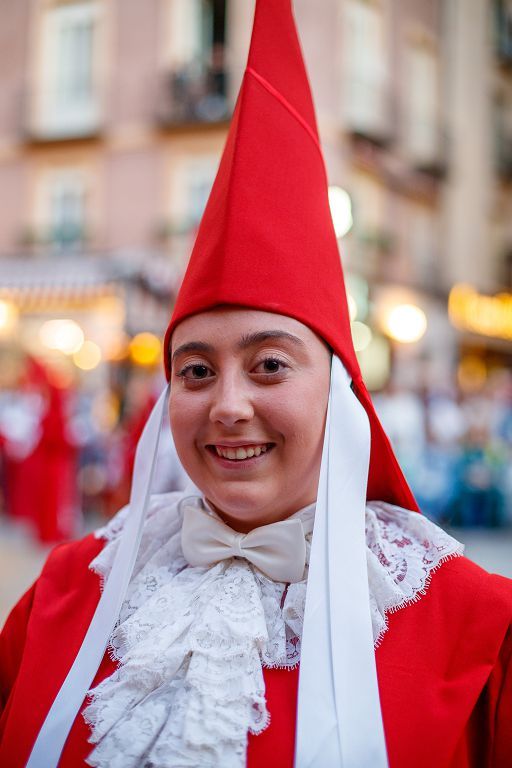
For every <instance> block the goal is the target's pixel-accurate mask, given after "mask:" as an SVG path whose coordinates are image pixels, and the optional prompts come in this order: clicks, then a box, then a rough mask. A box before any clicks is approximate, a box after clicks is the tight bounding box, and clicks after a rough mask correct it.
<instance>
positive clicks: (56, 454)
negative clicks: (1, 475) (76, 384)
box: [4, 358, 79, 542]
mask: <svg viewBox="0 0 512 768" xmlns="http://www.w3.org/2000/svg"><path fill="white" fill-rule="evenodd" d="M21 389H30V390H32V391H37V392H39V393H40V394H41V395H42V397H43V398H44V401H45V406H44V412H43V415H42V418H41V423H40V436H39V439H38V441H37V443H36V445H35V447H34V448H33V450H32V451H31V452H30V453H29V454H28V455H27V456H25V457H24V458H22V459H16V458H14V457H12V456H9V454H8V452H6V455H5V462H4V464H5V479H6V490H7V498H6V503H7V511H8V513H9V514H10V515H11V516H12V517H15V518H22V519H26V520H28V521H29V522H30V523H31V524H32V526H33V528H34V531H35V533H36V535H37V537H38V539H39V540H40V541H42V542H58V541H63V540H65V539H69V538H72V537H73V535H75V533H76V526H77V517H78V510H79V497H78V487H77V449H76V446H75V444H74V442H73V441H72V439H71V438H70V436H69V431H68V428H67V413H66V409H67V404H68V403H67V401H68V398H69V391H68V390H65V389H62V388H60V387H58V386H56V385H55V383H54V382H53V381H52V380H51V377H50V376H49V375H48V372H47V371H46V370H45V368H44V367H43V365H41V363H39V362H37V361H36V360H33V359H31V358H29V360H28V362H27V371H26V374H25V378H24V381H23V382H22V383H21Z"/></svg>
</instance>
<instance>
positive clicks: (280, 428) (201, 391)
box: [170, 308, 330, 532]
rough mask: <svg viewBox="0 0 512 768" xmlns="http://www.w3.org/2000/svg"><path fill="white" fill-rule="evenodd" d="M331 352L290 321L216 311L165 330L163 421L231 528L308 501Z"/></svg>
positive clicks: (282, 514) (261, 521)
mask: <svg viewBox="0 0 512 768" xmlns="http://www.w3.org/2000/svg"><path fill="white" fill-rule="evenodd" d="M329 374H330V353H329V351H328V349H327V346H326V345H325V344H324V342H323V341H321V340H320V339H319V338H318V337H317V336H316V334H314V333H313V332H312V331H311V330H310V329H309V328H307V327H306V326H305V325H303V324H302V323H300V322H298V321H297V320H294V319H293V318H290V317H285V316H283V315H276V314H273V313H269V312H259V311H255V310H251V311H248V310H242V309H233V308H223V309H217V310H212V311H210V312H203V313H200V314H198V315H194V316H193V317H189V318H187V319H185V320H183V322H181V323H180V324H179V325H178V326H177V328H176V330H175V331H174V333H173V336H172V376H171V395H170V418H171V425H172V431H173V436H174V442H175V445H176V449H177V451H178V455H179V457H180V459H181V462H182V464H183V466H184V467H185V468H186V470H187V473H188V475H189V476H190V477H191V479H192V480H193V481H194V483H195V484H196V485H197V486H198V488H200V489H201V490H202V491H203V493H204V494H205V496H206V498H207V499H208V500H209V501H210V502H211V504H212V506H213V507H214V509H215V510H216V511H217V512H218V513H219V515H220V516H221V518H222V519H223V520H225V521H226V522H227V523H228V524H229V525H230V526H231V527H232V528H234V529H235V530H237V531H244V532H247V531H249V530H251V529H252V528H255V527H257V526H259V525H265V524H266V523H272V522H275V521H276V520H283V519H284V518H286V517H288V516H289V515H290V514H292V513H293V512H296V511H297V510H298V509H300V508H301V507H305V506H307V505H308V504H311V502H313V501H314V500H315V499H316V492H317V488H318V476H319V472H320V459H321V455H322V444H323V432H324V423H325V415H326V410H327V397H328V394H329V378H330V376H329Z"/></svg>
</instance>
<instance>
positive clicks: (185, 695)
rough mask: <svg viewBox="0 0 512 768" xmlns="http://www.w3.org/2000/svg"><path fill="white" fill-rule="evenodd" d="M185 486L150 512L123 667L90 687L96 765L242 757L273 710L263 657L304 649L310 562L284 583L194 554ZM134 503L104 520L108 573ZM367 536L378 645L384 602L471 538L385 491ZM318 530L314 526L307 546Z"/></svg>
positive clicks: (122, 634)
mask: <svg viewBox="0 0 512 768" xmlns="http://www.w3.org/2000/svg"><path fill="white" fill-rule="evenodd" d="M183 498H184V497H183V494H179V493H171V494H163V495H160V496H157V497H155V498H154V499H153V502H152V504H151V507H150V510H149V513H148V517H147V519H146V521H145V524H144V531H143V535H142V540H141V545H140V548H139V552H138V556H137V561H136V565H135V569H134V573H133V576H132V579H131V582H130V586H129V589H128V593H127V596H126V599H125V601H124V604H123V607H122V610H121V614H120V618H119V622H118V625H117V626H116V628H115V630H114V632H113V634H112V637H111V641H110V651H111V653H112V655H113V657H114V658H115V659H116V660H117V661H118V662H119V667H118V669H117V670H116V671H115V672H114V673H113V674H112V675H111V676H110V677H108V678H107V679H105V680H104V681H103V682H101V683H100V684H99V685H98V686H96V688H94V689H93V690H91V691H90V692H89V697H90V703H89V705H88V706H87V708H86V709H85V711H84V717H85V719H86V721H87V722H88V723H89V725H90V727H91V737H90V740H91V742H92V743H93V744H94V748H93V750H92V752H91V754H90V756H89V758H88V760H87V762H88V764H89V765H91V766H97V767H98V768H141V766H142V767H144V768H167V767H169V768H170V767H171V766H172V768H182V767H183V768H185V766H187V767H189V768H199V767H201V768H202V767H203V766H204V767H205V768H206V767H207V766H208V767H211V768H213V766H219V765H222V766H223V768H224V767H225V768H242V766H245V761H246V749H247V734H248V732H249V731H250V732H252V733H255V734H257V733H260V732H261V731H262V730H264V729H265V727H266V726H267V725H268V722H269V714H268V711H267V708H266V703H265V684H264V678H263V667H293V666H295V665H297V664H298V662H299V660H300V638H301V634H302V622H303V617H304V605H305V597H306V584H307V568H306V572H305V576H306V578H305V579H304V580H303V581H300V582H298V583H296V584H291V585H289V586H287V585H286V584H283V583H278V582H274V581H272V580H271V579H269V578H267V577H266V576H264V575H263V573H261V572H260V571H258V570H257V569H256V568H255V567H254V566H252V565H250V564H249V563H248V562H247V561H246V560H243V559H239V558H232V559H229V560H225V561H222V562H220V563H218V564H217V565H214V566H211V567H209V568H204V567H192V566H189V565H188V563H187V562H186V561H185V559H184V557H183V553H182V551H181V536H180V531H181V521H182V511H181V502H182V501H183ZM187 503H190V499H189V500H188V501H187ZM194 503H198V504H200V503H202V502H201V501H200V500H199V499H196V500H195V501H194ZM313 510H314V508H313V507H308V508H306V509H305V510H301V511H300V512H298V513H296V514H297V516H304V517H308V516H311V514H313V513H314V512H313ZM126 515H127V510H126V508H125V510H122V511H121V512H120V513H119V514H118V515H117V516H116V517H115V518H114V519H113V520H112V521H111V522H110V523H109V525H107V526H106V527H105V528H103V529H101V530H99V531H98V532H97V536H98V537H101V538H105V539H106V540H107V544H106V546H105V547H104V548H103V550H102V551H101V552H100V554H99V555H98V556H97V557H96V558H95V560H93V562H92V563H91V566H90V567H91V568H92V569H93V570H94V571H95V572H96V573H98V574H99V575H100V577H101V578H102V580H103V579H105V578H106V577H107V576H108V574H109V572H110V569H111V566H112V562H113V559H114V556H115V553H116V551H117V548H118V546H119V535H120V533H121V531H122V528H123V524H124V520H125V518H126ZM366 538H367V562H368V580H369V586H370V603H371V614H372V625H373V635H374V641H375V644H376V645H377V644H378V643H379V642H380V641H381V639H382V637H383V635H384V633H385V631H386V628H387V618H386V617H387V614H389V613H390V612H392V611H395V610H398V609H399V608H401V607H403V606H405V605H407V604H408V603H410V602H412V601H414V600H417V599H419V597H420V596H421V595H422V594H423V593H424V592H425V590H426V588H427V586H428V582H429V579H430V576H431V574H432V572H433V571H434V570H435V569H436V568H437V567H438V566H439V565H440V564H441V563H442V562H443V561H444V560H446V559H448V558H450V557H453V556H456V555H460V554H462V549H463V548H462V545H461V544H459V543H458V542H457V541H456V540H455V539H453V538H452V537H451V536H449V535H448V534H447V533H445V532H444V531H443V530H441V529H440V528H438V527H437V526H436V525H434V524H433V523H431V522H430V521H429V520H427V519H426V518H425V517H423V516H422V515H418V514H416V513H412V512H408V511H407V510H404V509H401V508H399V507H395V506H392V505H390V504H385V503H380V502H379V503H374V502H372V503H371V504H369V505H368V506H367V509H366ZM310 541H311V534H309V535H307V536H306V546H307V555H308V558H309V549H310Z"/></svg>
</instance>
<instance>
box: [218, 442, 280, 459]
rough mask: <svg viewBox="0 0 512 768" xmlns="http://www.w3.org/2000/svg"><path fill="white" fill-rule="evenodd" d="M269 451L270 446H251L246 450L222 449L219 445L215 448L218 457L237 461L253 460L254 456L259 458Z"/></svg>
mask: <svg viewBox="0 0 512 768" xmlns="http://www.w3.org/2000/svg"><path fill="white" fill-rule="evenodd" d="M267 449H268V445H250V446H246V447H244V448H221V447H220V446H218V445H216V446H215V451H216V453H217V456H221V457H222V458H223V459H232V460H235V461H243V459H252V457H253V456H259V455H260V454H261V453H265V451H266V450H267Z"/></svg>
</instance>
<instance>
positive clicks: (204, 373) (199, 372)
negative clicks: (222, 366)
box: [178, 363, 211, 381]
mask: <svg viewBox="0 0 512 768" xmlns="http://www.w3.org/2000/svg"><path fill="white" fill-rule="evenodd" d="M210 374H211V371H210V369H209V368H208V366H206V365H202V364H200V363H196V364H194V365H186V366H185V368H183V369H182V370H181V371H180V372H179V374H178V375H179V376H181V377H182V378H184V379H192V380H194V381H200V380H201V379H207V378H208V377H209V376H210Z"/></svg>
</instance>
